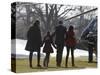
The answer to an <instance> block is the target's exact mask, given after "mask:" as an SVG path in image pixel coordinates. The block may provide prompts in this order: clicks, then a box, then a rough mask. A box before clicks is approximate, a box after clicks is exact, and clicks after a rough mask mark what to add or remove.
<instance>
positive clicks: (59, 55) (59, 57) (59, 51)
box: [56, 44, 64, 67]
mask: <svg viewBox="0 0 100 75" xmlns="http://www.w3.org/2000/svg"><path fill="white" fill-rule="evenodd" d="M63 48H64V45H62V44H61V45H57V54H56V65H57V66H58V67H60V66H61V62H62V54H63Z"/></svg>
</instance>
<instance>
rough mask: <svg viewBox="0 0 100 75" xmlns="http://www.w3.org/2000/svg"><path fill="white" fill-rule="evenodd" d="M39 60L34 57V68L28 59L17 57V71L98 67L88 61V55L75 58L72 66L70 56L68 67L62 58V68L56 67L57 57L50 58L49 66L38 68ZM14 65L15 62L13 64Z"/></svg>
mask: <svg viewBox="0 0 100 75" xmlns="http://www.w3.org/2000/svg"><path fill="white" fill-rule="evenodd" d="M36 63H37V60H36V59H33V63H32V64H33V69H31V68H30V67H29V63H28V59H17V60H16V72H17V73H24V72H44V71H59V70H76V69H85V68H97V63H88V61H87V57H77V58H75V65H76V67H72V66H71V59H70V58H69V62H68V68H65V58H64V57H63V59H62V64H61V68H57V67H56V59H55V58H54V57H52V58H50V62H49V67H48V68H47V69H45V68H38V67H37V66H36V65H37V64H36ZM42 64H43V59H41V65H42ZM12 65H13V64H12Z"/></svg>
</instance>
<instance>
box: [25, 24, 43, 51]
mask: <svg viewBox="0 0 100 75" xmlns="http://www.w3.org/2000/svg"><path fill="white" fill-rule="evenodd" d="M27 38H28V41H27V44H26V47H25V50H27V51H36V52H38V50H40V47H41V43H42V40H41V32H40V29H39V27H38V25H34V26H32V27H31V28H30V29H29V31H28V33H27Z"/></svg>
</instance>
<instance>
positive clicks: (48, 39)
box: [43, 32, 56, 67]
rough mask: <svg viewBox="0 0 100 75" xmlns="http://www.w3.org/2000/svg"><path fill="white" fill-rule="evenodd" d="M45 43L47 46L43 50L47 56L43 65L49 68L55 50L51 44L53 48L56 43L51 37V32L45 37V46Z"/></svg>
mask: <svg viewBox="0 0 100 75" xmlns="http://www.w3.org/2000/svg"><path fill="white" fill-rule="evenodd" d="M44 43H45V45H44V48H43V52H44V53H45V54H46V56H45V58H44V62H43V65H44V67H48V63H49V59H50V53H53V48H52V46H51V44H52V45H53V47H55V45H54V43H53V42H52V37H51V35H50V32H47V35H46V36H45V37H44V40H43V44H44ZM55 48H56V47H55Z"/></svg>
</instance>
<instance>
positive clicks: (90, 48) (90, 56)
mask: <svg viewBox="0 0 100 75" xmlns="http://www.w3.org/2000/svg"><path fill="white" fill-rule="evenodd" d="M88 48H89V50H88V53H89V56H88V62H93V46H92V45H88Z"/></svg>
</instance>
